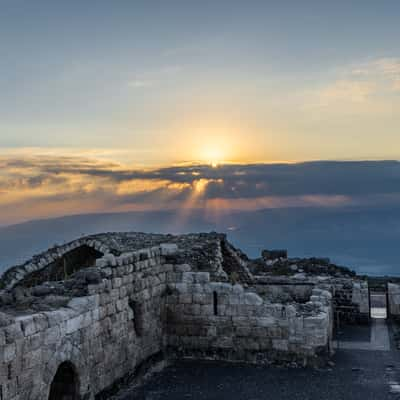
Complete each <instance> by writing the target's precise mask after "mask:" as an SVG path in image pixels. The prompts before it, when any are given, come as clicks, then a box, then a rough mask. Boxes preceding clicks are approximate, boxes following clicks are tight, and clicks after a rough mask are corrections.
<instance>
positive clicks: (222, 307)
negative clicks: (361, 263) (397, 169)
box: [0, 233, 357, 400]
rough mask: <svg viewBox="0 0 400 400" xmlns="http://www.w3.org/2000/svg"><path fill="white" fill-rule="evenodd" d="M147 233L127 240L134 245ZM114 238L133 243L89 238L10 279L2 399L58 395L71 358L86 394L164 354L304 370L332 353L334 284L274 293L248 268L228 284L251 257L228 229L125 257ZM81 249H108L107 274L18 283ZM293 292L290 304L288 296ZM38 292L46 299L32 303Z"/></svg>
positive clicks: (0, 323)
mask: <svg viewBox="0 0 400 400" xmlns="http://www.w3.org/2000/svg"><path fill="white" fill-rule="evenodd" d="M137 235H142V234H137ZM137 235H136V234H133V233H132V234H130V236H129V237H128V239H129V240H130V241H131V242H132V243H134V245H132V247H134V246H137V244H136V243H137ZM115 238H117V239H118V240H119V242H118V243H117V244H118V246H119V247H120V248H123V245H125V244H124V240H125V238H126V237H125V236H123V235H119V236H117V235H114V236H113V235H111V234H110V236H106V237H105V239H104V238H103V240H100V239H99V240H93V239H82V240H79V241H76V242H74V243H72V244H69V245H65V246H63V247H62V248H59V249H58V251H55V252H54V255H52V256H49V255H48V253H46V254H43V255H42V256H40V257H38V258H36V259H35V260H34V261H31V262H28V263H26V264H24V265H23V266H20V267H16V268H13V269H11V270H10V272H8V273H6V274H5V277H4V280H3V288H4V287H5V288H7V289H5V290H3V291H0V303H1V302H3V303H2V304H6V306H3V307H2V311H3V312H0V399H1V400H4V399H7V400H39V399H40V400H43V399H48V398H49V392H50V388H51V384H52V382H53V379H54V377H55V376H57V375H56V373H57V370H58V369H59V367H60V365H66V364H65V363H67V364H68V365H70V366H72V369H73V370H74V371H76V375H77V377H78V379H77V382H78V388H77V390H78V392H79V395H80V396H81V398H82V399H87V400H92V399H94V398H95V396H97V397H96V398H100V396H99V394H100V395H101V393H104V391H106V390H108V389H109V388H110V387H112V385H114V384H115V382H118V381H119V380H121V379H122V378H124V377H125V376H127V375H130V374H132V373H134V371H135V370H137V369H138V368H139V367H140V365H142V364H143V363H144V362H145V361H146V360H149V359H152V357H154V356H156V355H159V354H160V353H162V354H167V355H168V356H171V357H196V358H199V359H209V358H212V359H219V360H236V361H248V362H266V363H272V362H278V363H282V362H283V363H296V365H299V364H300V365H306V364H311V365H316V364H319V363H320V362H322V361H324V360H325V358H326V357H327V356H329V354H330V351H331V337H332V327H333V310H332V298H331V297H332V296H331V293H330V291H329V290H331V289H332V288H331V287H330V286H329V285H328V286H327V287H322V286H319V285H318V284H314V285H313V286H312V287H310V285H306V284H304V285H298V286H297V288H294V287H295V286H293V287H290V285H289V286H285V285H281V286H279V289H278V288H273V286H270V287H269V289H268V290H267V292H263V291H262V290H261V289H260V288H258V287H257V285H254V286H253V287H252V286H251V285H249V284H248V283H246V281H247V280H248V279H249V277H251V276H250V274H249V272H248V270H246V269H243V271H242V272H243V274H242V275H243V276H244V277H245V278H246V279H245V283H243V282H242V283H241V284H239V283H236V284H233V283H228V282H227V279H226V276H228V275H229V272H230V273H231V274H233V272H237V271H239V272H240V271H241V270H240V268H241V266H242V262H243V263H244V261H243V259H242V258H241V257H240V254H238V255H236V254H233V255H232V252H234V249H233V248H232V249H230V248H229V247H227V245H225V247H224V246H222V247H221V246H220V244H221V243H220V240H222V239H221V236H219V235H215V234H211V235H204V234H203V235H198V236H195V235H189V236H188V237H187V238H186V237H185V239H183V238H181V237H177V238H175V239H176V241H177V242H179V244H180V245H182V247H184V246H186V247H184V249H183V250H180V248H178V246H177V244H176V243H169V244H159V245H157V246H153V247H151V248H147V249H142V250H138V251H128V252H122V253H121V252H120V251H118V252H117V251H113V252H112V250H110V249H112V246H114V248H115V246H116V245H115V243H114V242H115V241H116V239H115ZM128 239H127V240H128ZM156 239H157V241H158V240H162V237H161V238H159V237H158V236H157V238H156ZM152 240H153V239H152ZM105 243H106V244H105ZM120 243H122V244H123V245H120ZM185 243H186V244H185ZM188 243H189V244H188ZM79 245H80V246H83V245H85V246H90V247H93V248H95V249H96V251H99V252H102V253H104V256H103V257H102V258H99V259H97V260H96V267H92V268H89V270H88V274H92V275H93V274H94V275H95V278H96V279H93V276H90V279H87V278H88V276H86V277H85V273H84V271H85V270H79V268H78V269H77V271H78V272H76V274H73V276H71V277H69V278H68V279H66V280H64V281H59V282H47V283H46V282H44V283H41V286H39V287H28V288H26V293H25V292H24V288H23V287H21V286H18V285H21V283H23V282H30V280H29V274H30V273H32V272H34V273H36V272H37V271H38V270H44V271H45V270H46V268H48V267H47V266H48V265H49V264H51V263H54V262H55V261H57V254H58V257H63V255H64V254H66V253H68V252H70V251H72V250H74V249H77V248H78V247H79ZM192 247H193V249H194V250H193V251H191V248H192ZM220 249H222V251H220ZM227 252H228V253H229V254H228V255H225V257H224V254H225V253H227ZM185 260H186V262H185ZM238 260H239V261H240V262H239V261H238ZM46 263H47V264H46ZM82 272H83V273H84V274H83V277H84V278H85V279H86V280H85V279H84V282H86V283H84V285H83V284H82ZM235 275H238V276H240V274H235ZM98 276H100V277H101V279H100V278H99V279H98ZM76 285H78V288H76V287H75V286H76ZM82 285H83V286H82ZM324 289H328V290H324ZM354 293H356V291H355V292H354ZM77 294H78V295H77ZM278 294H279V296H278ZM283 294H285V296H286V297H285V299H284V301H278V300H280V296H282V295H283ZM35 296H36V297H37V296H39V298H40V301H36V300H35V301H32V299H36V297H35ZM296 296H298V297H301V301H298V300H299V299H296ZM10 298H12V299H14V300H13V301H14V303H12V304H10ZM352 299H353V300H354V301H355V300H356V299H357V294H356V295H354V294H353V295H352ZM33 306H35V307H36V308H32V307H33ZM24 307H25V308H24Z"/></svg>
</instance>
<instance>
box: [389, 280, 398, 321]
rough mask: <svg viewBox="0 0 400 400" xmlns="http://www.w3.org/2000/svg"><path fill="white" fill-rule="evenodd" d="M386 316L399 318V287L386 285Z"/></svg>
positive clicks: (393, 284)
mask: <svg viewBox="0 0 400 400" xmlns="http://www.w3.org/2000/svg"><path fill="white" fill-rule="evenodd" d="M387 288H388V315H389V316H390V317H393V318H400V285H397V284H395V283H390V282H389V283H388V286H387Z"/></svg>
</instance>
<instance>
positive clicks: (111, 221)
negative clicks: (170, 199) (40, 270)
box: [0, 207, 400, 275]
mask: <svg viewBox="0 0 400 400" xmlns="http://www.w3.org/2000/svg"><path fill="white" fill-rule="evenodd" d="M212 230H215V231H219V232H226V233H227V234H228V237H229V240H230V241H231V242H232V243H234V244H235V245H236V246H238V247H240V248H241V249H242V250H243V251H245V252H246V253H247V254H248V255H249V256H251V257H257V256H258V255H259V254H260V252H261V250H262V249H264V248H287V249H288V250H289V254H290V255H291V256H327V257H330V258H331V259H332V260H333V261H334V262H336V263H339V264H343V265H347V266H349V267H351V268H354V269H355V270H356V271H358V272H360V273H367V274H371V275H384V274H387V275H400V268H399V258H400V257H399V253H398V243H399V239H400V207H394V208H391V209H387V208H385V209H378V210H377V209H371V208H361V209H360V208H352V207H348V208H286V209H268V210H261V211H253V212H242V211H236V212H229V213H222V214H218V215H209V214H207V213H206V212H203V211H194V212H191V213H190V214H187V213H186V212H184V213H181V214H179V213H177V212H174V211H154V212H153V211H152V212H129V213H113V214H85V215H74V216H67V217H61V218H54V219H46V220H37V221H31V222H26V223H22V224H18V225H12V226H7V227H1V228H0V271H4V269H6V268H7V267H9V266H11V265H14V264H17V263H21V262H23V261H24V260H26V259H28V258H30V257H31V256H32V255H34V254H36V253H38V252H40V251H43V250H45V249H47V248H48V247H50V246H53V245H54V244H57V243H58V244H59V243H63V242H65V241H69V240H72V239H74V238H76V237H79V236H81V235H88V234H92V233H99V232H107V231H108V232H110V231H143V232H160V233H168V232H170V233H184V232H198V231H212Z"/></svg>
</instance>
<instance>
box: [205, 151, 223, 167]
mask: <svg viewBox="0 0 400 400" xmlns="http://www.w3.org/2000/svg"><path fill="white" fill-rule="evenodd" d="M200 156H201V160H202V161H204V162H206V163H207V164H209V165H211V166H212V167H213V168H217V167H218V165H220V164H222V163H223V161H224V151H223V149H222V148H219V147H217V146H212V147H211V146H210V147H206V148H204V149H203V150H202V152H201V154H200Z"/></svg>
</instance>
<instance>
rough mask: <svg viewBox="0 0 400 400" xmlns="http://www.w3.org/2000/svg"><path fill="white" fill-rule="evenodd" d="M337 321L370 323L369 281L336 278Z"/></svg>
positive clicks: (334, 284) (334, 301)
mask: <svg viewBox="0 0 400 400" xmlns="http://www.w3.org/2000/svg"><path fill="white" fill-rule="evenodd" d="M332 292H333V303H334V310H335V322H339V323H368V322H369V317H370V315H369V314H370V306H369V289H368V282H367V281H362V280H354V279H336V280H334V281H333V283H332Z"/></svg>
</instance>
